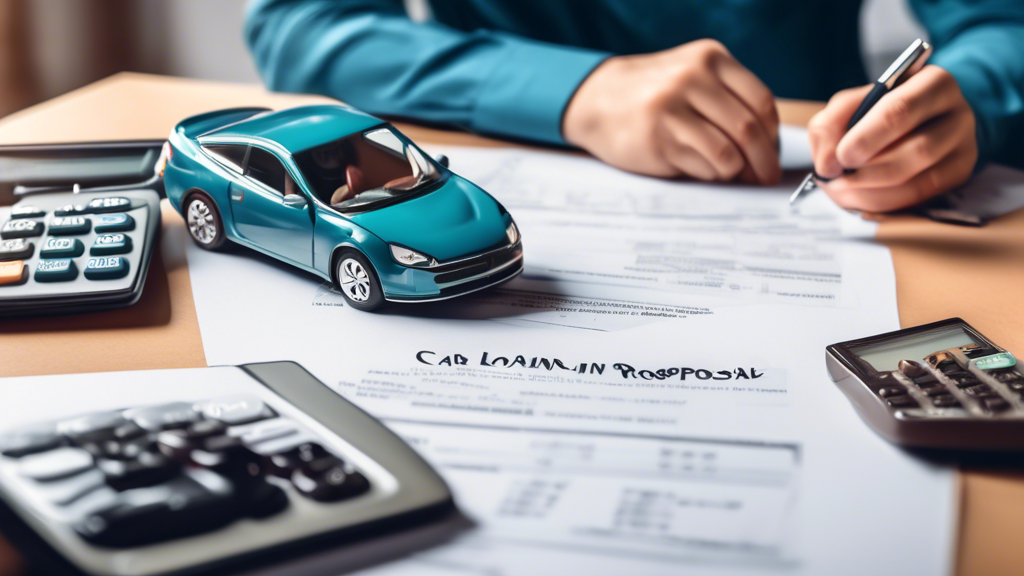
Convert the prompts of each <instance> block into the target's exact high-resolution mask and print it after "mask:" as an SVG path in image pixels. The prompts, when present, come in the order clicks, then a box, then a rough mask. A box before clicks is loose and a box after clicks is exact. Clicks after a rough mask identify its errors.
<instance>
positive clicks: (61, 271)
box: [34, 258, 78, 282]
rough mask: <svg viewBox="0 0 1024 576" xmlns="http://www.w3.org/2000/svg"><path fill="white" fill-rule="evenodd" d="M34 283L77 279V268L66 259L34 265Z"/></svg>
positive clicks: (40, 262)
mask: <svg viewBox="0 0 1024 576" xmlns="http://www.w3.org/2000/svg"><path fill="white" fill-rule="evenodd" d="M34 277H35V279H36V282H67V281H69V280H74V279H75V278H77V277H78V268H77V267H76V266H75V263H74V262H72V261H71V260H69V259H67V258H63V259H60V260H40V261H39V262H37V263H36V273H35V276H34Z"/></svg>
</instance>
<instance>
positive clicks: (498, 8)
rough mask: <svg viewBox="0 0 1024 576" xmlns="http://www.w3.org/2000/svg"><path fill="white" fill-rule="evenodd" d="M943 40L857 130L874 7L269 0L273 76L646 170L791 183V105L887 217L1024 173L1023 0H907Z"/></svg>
mask: <svg viewBox="0 0 1024 576" xmlns="http://www.w3.org/2000/svg"><path fill="white" fill-rule="evenodd" d="M910 4H911V6H912V8H913V9H914V11H915V13H916V14H917V16H918V17H919V18H920V20H921V22H922V23H923V24H924V26H925V27H926V28H927V30H928V34H929V36H930V40H931V42H932V44H933V45H934V46H935V52H934V55H933V56H932V58H931V60H930V65H929V66H926V67H925V68H923V69H922V70H921V71H920V72H918V73H917V74H915V75H914V76H913V77H911V78H910V79H908V80H907V81H906V82H904V83H903V84H902V85H900V86H899V87H898V88H897V89H895V90H893V91H892V92H890V93H889V94H887V95H886V96H885V97H884V98H883V99H882V101H880V102H879V104H878V105H876V106H875V107H874V108H873V109H872V110H871V112H869V114H868V115H867V116H865V117H864V119H863V120H862V121H861V122H859V123H858V124H857V125H856V126H855V127H854V128H853V129H851V130H850V131H849V132H848V133H847V132H846V130H845V127H846V124H847V122H848V120H849V118H850V117H851V116H852V115H853V112H854V110H855V109H856V108H857V105H858V104H859V103H860V100H861V99H862V98H863V97H864V95H865V94H866V92H867V90H868V89H869V87H868V86H865V84H866V83H867V82H868V78H867V77H866V74H865V72H864V64H863V62H862V60H861V55H860V49H859V34H858V19H859V13H860V9H861V0H827V1H824V0H706V1H698V0H648V1H645V2H637V1H635V0H561V1H558V0H548V1H545V2H531V1H529V0H526V1H524V0H432V1H431V2H430V6H429V8H430V16H429V18H427V20H426V21H422V22H418V21H413V20H412V19H410V17H409V16H408V15H407V14H406V11H405V8H404V6H403V2H402V0H254V1H253V2H252V3H251V4H250V5H249V7H248V9H247V16H246V29H245V34H246V39H247V41H248V43H249V45H250V47H251V50H252V53H253V55H254V57H255V60H256V64H257V66H258V68H259V70H260V72H261V74H262V76H263V78H264V79H265V81H266V83H267V84H268V85H269V87H270V88H272V89H274V90H280V91H294V92H308V93H319V94H324V95H328V96H333V97H335V98H338V99H340V100H343V101H345V102H347V103H349V104H352V105H353V106H356V107H358V108H361V109H363V110H366V111H368V112H371V113H375V114H382V115H389V116H397V117H407V118H414V119H418V120H422V121H428V122H435V123H443V124H450V125H456V126H460V127H462V128H465V129H468V130H472V131H475V132H479V133H483V134H492V135H498V136H503V137H508V138H514V139H523V140H528V141H534V142H541V143H547V144H555V145H570V146H576V147H579V148H582V149H585V150H587V151H588V152H590V153H591V154H593V155H594V156H596V157H598V158H600V159H601V160H604V161H605V162H607V163H609V164H611V165H613V166H617V167H620V168H623V169H625V170H630V171H633V172H638V173H643V174H650V175H655V176H664V177H691V178H697V179H701V180H709V181H732V180H738V181H742V182H749V183H763V184H768V183H773V182H776V181H778V179H779V178H780V175H781V170H780V168H779V164H778V155H777V151H776V149H775V146H776V142H777V137H778V116H777V113H776V108H775V98H776V97H781V98H796V99H808V100H829V103H828V105H827V106H826V108H825V109H824V110H823V111H822V112H820V113H819V114H817V115H816V116H815V117H814V118H813V119H812V121H811V124H810V139H811V146H812V153H813V157H814V163H815V169H816V171H817V172H818V173H819V174H821V175H822V176H825V177H830V178H831V177H834V180H832V181H831V182H830V183H829V184H828V185H827V187H826V191H827V192H828V193H829V195H830V196H831V197H832V198H833V199H834V200H835V201H836V202H837V203H839V204H840V205H842V206H845V207H848V208H854V209H860V210H866V211H873V212H880V211H888V210H894V209H898V208H902V207H906V206H909V205H912V204H916V203H918V202H920V201H923V200H925V199H927V198H929V197H931V196H934V195H935V194H938V193H940V192H943V191H945V190H948V189H951V188H954V187H956V186H959V185H960V184H962V183H963V182H965V181H966V180H967V179H968V178H969V177H970V176H971V174H972V173H973V172H975V171H977V169H979V168H980V167H981V166H983V165H984V164H985V163H986V162H988V161H993V160H994V161H1000V162H1004V163H1008V164H1011V165H1016V166H1020V167H1024V148H1022V144H1024V2H1022V1H1021V0H910Z"/></svg>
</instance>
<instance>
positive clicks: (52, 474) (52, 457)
mask: <svg viewBox="0 0 1024 576" xmlns="http://www.w3.org/2000/svg"><path fill="white" fill-rule="evenodd" d="M92 462H93V460H92V454H89V453H88V452H86V451H85V450H82V449H81V448H72V447H64V448H56V449H54V450H48V451H46V452H40V453H39V454H33V455H31V456H25V457H24V458H22V459H21V461H20V462H19V463H18V473H19V474H21V475H22V476H24V477H25V478H29V479H32V480H35V481H37V482H46V481H48V480H57V479H60V478H67V477H68V476H74V475H75V474H78V473H80V472H84V471H86V470H88V469H90V468H92Z"/></svg>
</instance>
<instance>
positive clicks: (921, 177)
mask: <svg viewBox="0 0 1024 576" xmlns="http://www.w3.org/2000/svg"><path fill="white" fill-rule="evenodd" d="M970 150H972V149H968V148H967V147H962V148H958V149H956V150H954V151H953V152H952V153H951V154H950V155H949V156H947V157H946V158H944V159H943V160H942V161H940V162H939V163H938V164H936V165H935V166H932V167H931V168H929V169H927V170H925V171H924V172H922V173H920V174H918V175H917V176H914V177H913V178H911V179H910V180H909V181H908V182H906V183H904V184H901V185H899V186H894V187H892V188H840V187H838V186H834V185H833V184H832V183H831V182H830V183H828V184H826V185H825V192H826V193H827V194H828V195H829V197H830V198H832V200H833V201H834V202H835V203H836V204H838V205H839V206H842V207H843V208H847V209H853V210H863V211H865V212H891V211H893V210H899V209H901V208H907V207H909V206H913V205H915V204H920V203H921V202H924V201H925V200H928V199H929V198H932V197H933V196H936V195H938V194H941V193H942V192H946V191H948V190H952V189H953V188H956V187H957V186H960V185H961V184H963V183H964V182H966V181H967V179H968V178H969V177H970V175H971V170H972V169H973V168H974V163H975V161H977V154H976V153H972V152H971V151H970Z"/></svg>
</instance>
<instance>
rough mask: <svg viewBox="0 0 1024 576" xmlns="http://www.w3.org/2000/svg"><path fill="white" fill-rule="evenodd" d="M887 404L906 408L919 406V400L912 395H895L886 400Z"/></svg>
mask: <svg viewBox="0 0 1024 576" xmlns="http://www.w3.org/2000/svg"><path fill="white" fill-rule="evenodd" d="M886 404H888V405H889V406H892V407H894V408H905V407H907V406H917V405H918V404H917V400H914V399H913V398H911V397H910V396H893V397H892V398H889V399H887V400H886Z"/></svg>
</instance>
